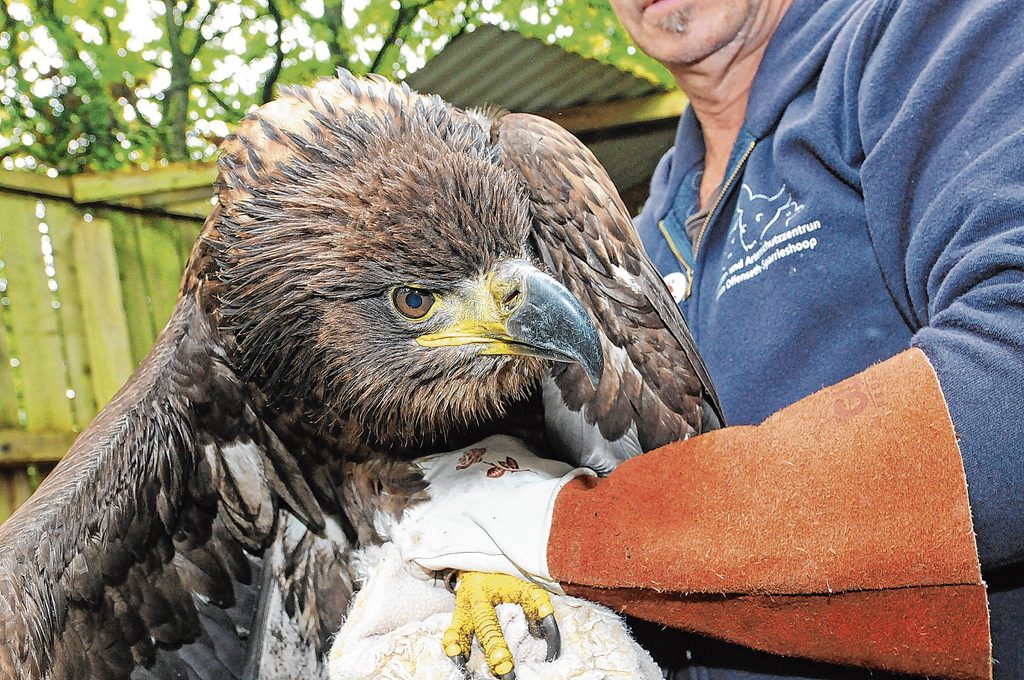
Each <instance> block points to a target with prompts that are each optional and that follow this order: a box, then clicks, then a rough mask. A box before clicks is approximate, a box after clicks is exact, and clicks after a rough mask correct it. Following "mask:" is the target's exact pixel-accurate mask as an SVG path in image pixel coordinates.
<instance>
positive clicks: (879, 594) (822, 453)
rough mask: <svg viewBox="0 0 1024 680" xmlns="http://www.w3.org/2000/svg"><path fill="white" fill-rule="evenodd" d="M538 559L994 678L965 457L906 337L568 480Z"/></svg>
mask: <svg viewBox="0 0 1024 680" xmlns="http://www.w3.org/2000/svg"><path fill="white" fill-rule="evenodd" d="M752 398H756V397H752ZM548 566H549V569H550V572H551V574H552V576H553V577H554V578H555V579H556V580H558V581H559V582H560V583H562V584H563V586H564V587H565V589H566V591H567V592H569V593H570V594H573V595H577V596H580V597H585V598H587V599H590V600H595V601H598V602H602V603H605V604H607V605H609V606H611V607H613V608H615V609H617V610H619V611H622V612H625V613H628V614H631V615H634V616H637V617H640V618H643V619H647V620H651V621H656V622H659V623H662V624H665V625H668V626H672V627H675V628H681V629H685V630H689V631H693V632H698V633H703V634H706V635H710V636H713V637H717V638H721V639H724V640H728V641H731V642H735V643H739V644H743V645H746V646H749V647H753V648H756V649H761V650H765V651H769V652H774V653H777V654H782V655H786V656H800V657H806V658H811V659H816V660H821V661H828V662H833V663H840V664H850V665H858V666H868V667H874V668H883V669H888V670H893V671H898V672H903V673H917V674H927V675H930V676H933V677H935V676H939V677H952V678H988V677H991V643H990V639H989V630H988V608H987V604H986V598H985V589H984V585H983V583H982V580H981V570H980V566H979V563H978V555H977V548H976V545H975V539H974V531H973V527H972V523H971V513H970V508H969V506H968V502H967V487H966V481H965V478H964V471H963V463H962V460H961V458H960V452H959V449H958V447H957V442H956V436H955V434H954V432H953V426H952V423H951V421H950V418H949V413H948V411H947V408H946V404H945V401H944V399H943V396H942V392H941V389H940V387H939V384H938V380H937V379H936V376H935V373H934V371H933V370H932V368H931V365H930V364H929V363H928V360H927V358H926V357H925V356H924V354H923V353H922V352H921V351H920V350H917V349H913V350H908V351H906V352H903V353H901V354H899V355H897V356H896V357H893V358H892V359H889V360H887V361H884V362H882V363H880V364H877V365H875V366H873V367H871V368H869V369H868V370H866V371H864V372H863V373H860V374H858V375H856V376H854V377H852V378H849V379H847V380H844V381H843V382H841V383H839V384H837V385H835V386H833V387H829V388H827V389H824V390H821V391H820V392H817V393H815V394H812V395H811V396H809V397H806V398H805V399H802V400H800V401H799V402H797V403H795V404H793V405H792V406H789V407H787V408H785V409H783V410H782V411H779V412H778V413H776V414H775V415H773V416H771V417H770V418H768V420H766V421H765V422H764V423H763V424H761V425H758V426H744V427H730V428H726V429H724V430H719V431H716V432H711V433H708V434H705V435H702V436H700V437H697V438H694V439H691V440H689V441H686V442H679V443H677V444H671V445H668V446H665V447H663V448H661V449H658V450H656V451H652V452H650V453H648V454H645V455H643V456H640V457H639V458H635V459H633V460H630V461H628V462H626V463H624V464H623V465H622V466H621V467H620V468H619V469H617V470H616V471H615V472H613V473H612V474H611V475H610V476H609V477H607V478H606V479H596V478H592V477H578V478H576V479H575V480H573V481H572V482H570V483H569V484H568V485H566V486H565V487H564V488H563V489H562V491H561V493H560V494H559V495H558V498H557V500H556V502H555V508H554V516H553V521H552V527H551V534H550V538H549V543H548Z"/></svg>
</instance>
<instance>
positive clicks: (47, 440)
mask: <svg viewBox="0 0 1024 680" xmlns="http://www.w3.org/2000/svg"><path fill="white" fill-rule="evenodd" d="M75 437H76V435H75V433H74V432H46V431H43V432H30V431H28V430H19V429H16V428H0V469H11V468H25V467H27V466H29V465H35V464H38V463H56V462H57V461H59V460H60V459H61V458H63V457H64V454H65V453H67V450H68V449H70V448H71V445H72V444H73V443H74V441H75Z"/></svg>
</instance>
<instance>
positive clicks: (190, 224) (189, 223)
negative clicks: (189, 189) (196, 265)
mask: <svg viewBox="0 0 1024 680" xmlns="http://www.w3.org/2000/svg"><path fill="white" fill-rule="evenodd" d="M211 210H212V208H211ZM171 223H172V224H173V225H174V229H175V231H177V232H178V253H179V257H180V258H181V269H182V271H184V270H185V263H186V262H188V257H189V255H191V254H192V246H194V245H195V244H196V239H198V238H199V232H201V231H202V230H203V223H202V222H196V221H194V220H181V219H175V220H171Z"/></svg>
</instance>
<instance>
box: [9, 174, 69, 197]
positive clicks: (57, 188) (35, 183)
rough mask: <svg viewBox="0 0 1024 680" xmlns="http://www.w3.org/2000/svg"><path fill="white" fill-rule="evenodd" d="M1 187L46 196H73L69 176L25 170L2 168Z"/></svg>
mask: <svg viewBox="0 0 1024 680" xmlns="http://www.w3.org/2000/svg"><path fill="white" fill-rule="evenodd" d="M0 188H4V189H13V190H14V191H24V192H26V193H32V194H42V195H44V196H60V197H63V198H69V197H70V196H71V182H70V180H68V178H67V177H54V178H52V177H46V176H45V175H40V174H38V173H35V172H25V171H24V170H4V169H2V168H0Z"/></svg>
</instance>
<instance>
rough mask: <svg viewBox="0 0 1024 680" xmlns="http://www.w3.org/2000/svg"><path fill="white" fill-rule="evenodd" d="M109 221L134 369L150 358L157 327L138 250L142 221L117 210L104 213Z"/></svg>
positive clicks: (137, 217)
mask: <svg viewBox="0 0 1024 680" xmlns="http://www.w3.org/2000/svg"><path fill="white" fill-rule="evenodd" d="M104 216H105V217H106V218H107V219H109V220H110V225H111V228H112V229H113V237H114V253H115V254H116V255H117V271H118V274H120V277H121V299H122V301H123V303H124V311H125V316H126V317H127V320H128V340H129V342H130V344H131V348H132V362H133V364H135V365H136V366H137V365H138V364H139V363H140V362H141V361H142V360H143V359H144V358H145V357H146V355H147V354H149V350H150V348H152V346H153V339H154V338H156V332H157V328H156V323H155V321H154V319H153V308H152V302H151V300H150V294H149V289H148V283H147V281H146V274H145V271H143V266H142V254H141V252H140V249H139V229H140V226H139V225H140V223H141V222H142V220H141V218H140V217H139V216H138V215H133V214H129V213H125V212H121V211H117V210H110V211H107V212H105V213H104Z"/></svg>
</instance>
